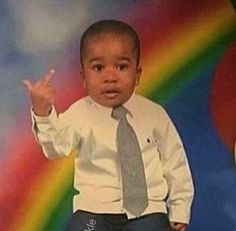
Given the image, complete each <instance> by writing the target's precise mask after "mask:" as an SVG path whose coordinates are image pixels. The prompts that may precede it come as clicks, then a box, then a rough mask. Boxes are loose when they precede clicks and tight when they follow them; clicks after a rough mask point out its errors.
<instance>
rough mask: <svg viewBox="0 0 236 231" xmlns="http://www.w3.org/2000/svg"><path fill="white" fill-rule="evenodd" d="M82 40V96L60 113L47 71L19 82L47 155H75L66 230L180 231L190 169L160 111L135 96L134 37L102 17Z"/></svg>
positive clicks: (188, 197)
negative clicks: (73, 191)
mask: <svg viewBox="0 0 236 231" xmlns="http://www.w3.org/2000/svg"><path fill="white" fill-rule="evenodd" d="M80 42H81V43H80V58H81V59H80V60H81V76H82V78H83V81H84V86H85V87H86V89H87V92H88V96H86V97H84V98H82V99H80V100H78V101H77V102H75V103H74V104H73V105H72V106H71V107H70V108H69V109H68V110H67V111H66V112H64V113H62V114H59V115H57V113H56V111H55V108H54V107H53V101H54V96H55V90H54V88H53V86H52V84H51V80H52V76H53V74H54V73H53V71H51V72H50V73H48V74H47V75H46V76H45V77H44V78H42V79H41V80H39V81H38V82H36V83H34V84H33V83H31V82H30V81H28V80H25V81H24V85H25V86H26V87H27V89H28V91H29V94H30V96H31V100H32V118H33V130H34V133H35V135H36V138H37V140H38V142H39V143H40V144H41V146H42V149H43V152H44V153H45V155H46V157H48V158H50V159H53V158H56V157H61V156H66V155H69V153H71V151H72V150H76V151H77V155H76V158H75V165H74V166H75V178H74V187H75V189H77V190H78V191H79V194H77V195H75V196H74V201H73V207H74V213H73V216H72V219H71V221H70V227H69V230H71V231H79V230H102V231H113V230H114V231H118V230H120V231H128V230H130V231H139V230H140V231H141V230H142V231H143V230H148V231H154V230H155V231H167V230H178V231H184V230H186V227H187V224H188V222H189V217H190V207H191V203H192V199H193V184H192V179H191V174H190V170H189V167H188V163H187V159H186V155H185V151H184V148H183V145H182V142H181V140H180V138H179V136H178V133H177V131H176V129H175V127H174V125H173V123H172V122H171V120H170V118H169V116H168V115H167V113H166V112H165V110H164V109H163V108H162V107H161V106H160V105H158V104H155V103H153V102H151V101H149V100H148V99H145V98H143V97H141V96H138V95H135V94H134V89H135V86H137V85H138V84H139V79H140V75H141V72H142V69H141V63H140V60H139V59H140V43H139V38H138V36H137V34H136V32H135V31H134V30H133V28H132V27H130V26H129V25H127V24H126V23H123V22H120V21H116V20H103V21H99V22H97V23H94V24H93V25H91V26H90V27H89V28H88V29H87V30H86V31H85V33H84V34H83V36H82V38H81V41H80ZM121 114H122V115H121ZM119 116H121V117H119ZM130 158H132V159H130ZM136 162H137V163H138V164H136ZM127 163H128V164H127ZM127 165H128V168H127ZM136 170H137V173H136ZM124 172H125V173H124ZM132 177H133V178H132ZM136 177H137V178H136ZM128 178H129V179H128ZM130 179H131V180H130ZM127 181H128V183H127ZM167 214H168V215H167ZM169 221H170V222H169Z"/></svg>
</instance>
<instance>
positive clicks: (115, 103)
mask: <svg viewBox="0 0 236 231" xmlns="http://www.w3.org/2000/svg"><path fill="white" fill-rule="evenodd" d="M93 100H94V101H95V102H96V103H98V104H100V105H102V106H104V107H108V108H113V107H117V106H120V105H122V104H124V103H125V102H126V101H125V100H124V101H122V100H117V99H106V100H97V99H93Z"/></svg>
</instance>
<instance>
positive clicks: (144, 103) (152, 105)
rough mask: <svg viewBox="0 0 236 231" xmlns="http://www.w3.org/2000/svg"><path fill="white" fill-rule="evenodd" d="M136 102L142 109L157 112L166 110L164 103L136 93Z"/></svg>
mask: <svg viewBox="0 0 236 231" xmlns="http://www.w3.org/2000/svg"><path fill="white" fill-rule="evenodd" d="M133 97H134V103H135V105H136V106H137V107H139V108H140V110H144V111H148V110H151V111H156V112H165V109H164V107H163V106H162V105H160V104H159V103H157V102H154V101H152V100H151V99H148V98H146V97H144V96H141V95H138V94H135V95H134V96H133Z"/></svg>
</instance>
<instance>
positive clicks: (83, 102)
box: [65, 96, 91, 113]
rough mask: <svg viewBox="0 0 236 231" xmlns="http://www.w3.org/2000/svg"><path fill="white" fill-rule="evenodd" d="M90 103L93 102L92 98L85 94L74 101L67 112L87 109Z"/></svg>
mask: <svg viewBox="0 0 236 231" xmlns="http://www.w3.org/2000/svg"><path fill="white" fill-rule="evenodd" d="M89 104H91V98H90V97H89V96H85V97H82V98H80V99H78V100H76V101H75V102H74V103H72V104H71V105H70V106H69V108H68V109H67V110H66V111H65V112H66V113H74V112H76V111H78V110H79V111H80V113H81V112H83V111H86V110H87V108H88V105H89Z"/></svg>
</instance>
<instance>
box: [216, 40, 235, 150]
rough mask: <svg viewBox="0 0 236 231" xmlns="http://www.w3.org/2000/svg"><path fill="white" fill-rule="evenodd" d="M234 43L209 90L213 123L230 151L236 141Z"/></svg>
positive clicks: (224, 57) (227, 51) (217, 69)
mask: <svg viewBox="0 0 236 231" xmlns="http://www.w3.org/2000/svg"><path fill="white" fill-rule="evenodd" d="M235 67H236V42H235V43H233V44H232V45H231V46H230V47H229V48H228V49H227V50H226V52H225V54H224V56H223V57H222V59H221V61H220V63H219V65H218V67H217V68H216V72H215V76H214V80H213V83H212V89H211V111H212V117H213V123H214V125H215V127H216V129H217V131H218V133H219V135H220V137H221V139H222V140H223V142H224V143H225V144H226V145H227V147H228V148H229V149H230V151H232V150H233V148H234V142H235V140H236V71H235Z"/></svg>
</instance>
